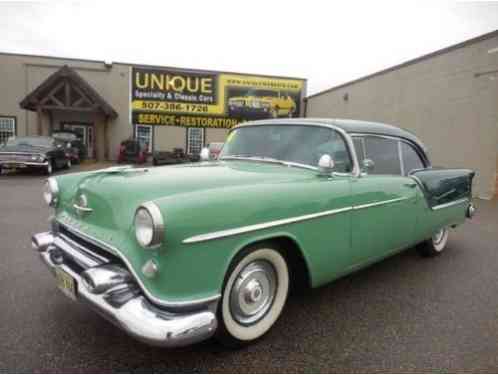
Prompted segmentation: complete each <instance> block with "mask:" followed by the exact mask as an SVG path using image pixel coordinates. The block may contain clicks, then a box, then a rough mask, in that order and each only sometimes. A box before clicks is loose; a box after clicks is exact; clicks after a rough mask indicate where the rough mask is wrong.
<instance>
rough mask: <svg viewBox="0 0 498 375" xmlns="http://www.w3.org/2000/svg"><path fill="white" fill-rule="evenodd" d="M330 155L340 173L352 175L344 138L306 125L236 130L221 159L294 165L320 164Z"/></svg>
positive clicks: (268, 126) (336, 133)
mask: <svg viewBox="0 0 498 375" xmlns="http://www.w3.org/2000/svg"><path fill="white" fill-rule="evenodd" d="M324 154H329V155H330V156H331V157H332V158H333V159H334V162H335V165H336V167H335V168H334V170H335V171H337V172H345V173H348V172H351V171H352V162H351V159H350V155H349V152H348V149H347V147H346V143H345V140H344V139H343V137H342V136H341V135H340V134H339V133H338V132H337V131H335V130H334V129H330V128H326V127H320V126H307V125H285V124H282V125H263V126H261V125H259V126H247V127H241V128H238V129H235V130H233V131H232V132H231V133H230V134H229V135H228V137H227V140H226V142H225V146H224V147H223V150H222V151H221V155H220V159H223V158H227V159H229V158H230V157H239V158H251V157H252V158H267V159H276V160H280V161H286V162H291V163H299V164H305V165H309V166H312V167H316V166H317V165H318V161H319V160H320V157H321V156H322V155H324Z"/></svg>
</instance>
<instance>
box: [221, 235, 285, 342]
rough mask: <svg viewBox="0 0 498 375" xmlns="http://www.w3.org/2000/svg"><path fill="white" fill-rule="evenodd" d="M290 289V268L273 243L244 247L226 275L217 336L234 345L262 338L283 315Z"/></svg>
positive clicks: (222, 340)
mask: <svg viewBox="0 0 498 375" xmlns="http://www.w3.org/2000/svg"><path fill="white" fill-rule="evenodd" d="M288 292H289V268H288V266H287V262H286V261H285V258H284V257H283V256H282V254H281V253H280V252H279V251H278V250H276V249H274V248H272V246H271V244H267V245H266V246H258V247H252V248H248V249H245V250H243V251H242V252H241V253H240V254H239V255H238V256H237V257H236V258H235V259H234V260H233V262H232V264H231V266H230V268H229V271H228V273H227V275H226V277H225V283H224V288H223V296H222V301H221V304H220V306H219V307H218V318H219V328H218V332H217V339H218V340H219V341H220V342H221V343H222V344H224V345H227V346H230V347H241V346H244V345H247V344H250V343H251V342H253V341H255V340H257V339H259V338H260V337H262V336H263V335H264V334H265V333H266V332H268V331H269V330H270V328H271V327H272V326H273V324H274V323H275V322H276V321H277V319H278V318H279V316H280V314H281V313H282V310H283V308H284V305H285V302H286V300H287V295H288Z"/></svg>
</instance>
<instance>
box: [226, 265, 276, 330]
mask: <svg viewBox="0 0 498 375" xmlns="http://www.w3.org/2000/svg"><path fill="white" fill-rule="evenodd" d="M276 291H277V275H276V273H275V270H274V268H273V266H272V265H271V264H270V263H268V262H266V261H259V260H258V261H254V262H251V263H249V264H248V265H247V266H246V267H245V268H244V269H242V271H241V272H240V273H239V275H238V276H237V279H236V280H235V282H234V284H233V286H232V290H231V291H230V309H231V312H232V316H233V318H234V319H235V320H236V321H237V322H239V323H240V324H243V325H250V324H253V323H255V322H257V321H258V320H260V319H261V318H263V317H264V316H265V315H266V313H267V312H268V311H269V310H270V307H271V305H272V303H273V300H274V299H275V294H276Z"/></svg>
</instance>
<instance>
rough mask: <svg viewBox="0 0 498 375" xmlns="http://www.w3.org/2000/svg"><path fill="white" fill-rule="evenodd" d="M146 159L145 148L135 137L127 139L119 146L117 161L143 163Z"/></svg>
mask: <svg viewBox="0 0 498 375" xmlns="http://www.w3.org/2000/svg"><path fill="white" fill-rule="evenodd" d="M146 161H147V149H146V148H145V147H142V146H141V145H140V143H139V142H138V141H137V140H135V139H127V140H125V141H123V142H121V145H120V146H119V154H118V163H136V164H144V163H145V162H146Z"/></svg>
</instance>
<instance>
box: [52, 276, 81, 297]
mask: <svg viewBox="0 0 498 375" xmlns="http://www.w3.org/2000/svg"><path fill="white" fill-rule="evenodd" d="M55 279H56V280H57V286H58V287H59V289H60V290H62V292H63V293H64V294H65V295H66V296H68V297H69V298H71V299H73V300H76V280H74V278H73V277H72V276H71V275H70V274H68V273H67V272H66V271H64V270H62V269H60V268H56V269H55Z"/></svg>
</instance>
